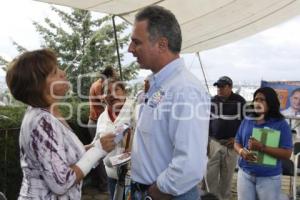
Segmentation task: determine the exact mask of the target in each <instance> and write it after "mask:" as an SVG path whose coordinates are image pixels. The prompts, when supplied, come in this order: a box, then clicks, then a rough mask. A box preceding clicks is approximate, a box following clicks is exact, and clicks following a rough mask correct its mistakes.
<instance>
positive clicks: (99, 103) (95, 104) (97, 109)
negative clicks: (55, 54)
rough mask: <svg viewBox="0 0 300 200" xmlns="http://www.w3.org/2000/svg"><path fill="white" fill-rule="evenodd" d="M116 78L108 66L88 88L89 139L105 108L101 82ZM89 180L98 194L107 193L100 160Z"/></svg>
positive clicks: (94, 131) (104, 173) (94, 132)
mask: <svg viewBox="0 0 300 200" xmlns="http://www.w3.org/2000/svg"><path fill="white" fill-rule="evenodd" d="M116 76H117V75H116V72H115V70H114V69H113V68H112V67H110V66H108V67H106V68H105V69H104V70H103V72H102V73H101V77H100V78H99V79H98V80H96V81H95V82H94V83H93V84H92V85H91V87H90V94H89V105H90V114H89V121H88V129H89V133H90V137H91V138H94V137H95V134H96V125H97V120H98V118H99V116H100V114H101V113H102V112H103V111H104V109H105V107H106V104H105V101H104V96H103V82H104V81H105V80H106V79H108V78H115V77H116ZM91 178H92V185H93V186H94V187H96V188H97V189H98V190H99V191H100V192H107V190H108V187H107V186H108V184H107V174H106V171H105V167H104V164H103V161H102V160H100V161H99V164H98V166H97V167H95V168H94V169H93V170H92V171H91Z"/></svg>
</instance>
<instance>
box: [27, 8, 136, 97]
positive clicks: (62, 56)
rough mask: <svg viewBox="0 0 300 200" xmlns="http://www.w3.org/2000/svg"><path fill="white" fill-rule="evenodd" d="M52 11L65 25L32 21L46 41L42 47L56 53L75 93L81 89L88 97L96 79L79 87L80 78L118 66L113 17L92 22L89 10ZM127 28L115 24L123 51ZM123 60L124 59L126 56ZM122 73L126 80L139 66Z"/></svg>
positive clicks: (132, 76)
mask: <svg viewBox="0 0 300 200" xmlns="http://www.w3.org/2000/svg"><path fill="white" fill-rule="evenodd" d="M52 10H53V11H54V12H55V13H56V14H57V15H58V16H59V17H60V19H61V21H62V22H63V25H57V24H55V23H54V22H52V21H51V20H50V19H49V18H45V20H44V22H45V25H42V24H40V23H38V22H33V24H34V26H35V27H36V30H37V31H38V32H39V33H40V35H41V36H42V38H43V45H42V46H43V47H47V48H51V49H53V50H54V51H56V52H57V54H58V57H59V63H60V66H61V67H62V68H63V69H65V70H66V72H67V75H68V78H69V80H70V81H71V83H72V85H73V91H74V92H77V88H78V87H80V89H81V90H80V91H82V92H81V93H82V94H84V95H87V93H88V89H89V87H90V85H91V83H92V81H93V80H92V79H90V78H87V79H85V80H84V81H82V82H81V83H82V85H80V86H77V79H78V77H79V75H84V74H87V73H93V72H96V73H97V72H100V71H101V70H102V69H104V67H106V66H108V65H110V66H114V67H117V66H118V64H117V62H118V58H117V54H116V45H115V39H114V30H113V26H112V21H111V16H109V15H106V16H104V17H102V18H98V19H93V18H92V15H91V13H90V12H89V11H86V10H80V9H72V10H71V12H69V13H68V12H65V11H62V10H60V9H58V8H56V7H52ZM126 28H127V24H126V22H122V23H118V24H116V30H117V33H118V42H119V46H120V48H124V46H125V45H126V44H127V43H128V40H129V36H128V35H125V34H124V33H123V32H124V30H125V29H126ZM120 58H121V60H122V59H123V54H121V55H120ZM116 69H117V68H116ZM123 70H124V73H123V74H124V79H125V80H129V79H132V78H134V77H135V76H136V75H137V66H136V65H134V64H133V63H131V64H129V65H128V66H126V67H124V69H123Z"/></svg>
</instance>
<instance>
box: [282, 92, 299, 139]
mask: <svg viewBox="0 0 300 200" xmlns="http://www.w3.org/2000/svg"><path fill="white" fill-rule="evenodd" d="M282 114H283V115H284V116H285V117H286V118H287V121H288V122H289V124H290V127H291V129H292V130H293V131H295V132H296V140H297V141H299V140H300V88H297V89H295V90H293V91H292V93H291V96H290V107H288V108H287V109H285V110H283V111H282Z"/></svg>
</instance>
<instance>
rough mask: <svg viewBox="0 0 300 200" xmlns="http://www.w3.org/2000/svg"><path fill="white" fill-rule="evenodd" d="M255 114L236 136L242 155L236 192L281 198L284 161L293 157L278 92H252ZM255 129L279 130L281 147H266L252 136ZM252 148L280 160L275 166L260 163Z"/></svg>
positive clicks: (249, 199)
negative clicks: (282, 164) (257, 161)
mask: <svg viewBox="0 0 300 200" xmlns="http://www.w3.org/2000/svg"><path fill="white" fill-rule="evenodd" d="M253 104H254V111H255V113H254V115H253V116H252V117H247V118H245V119H244V120H243V121H242V123H241V125H240V128H239V130H238V132H237V135H236V137H235V143H234V149H235V151H236V152H237V153H238V154H239V156H240V157H239V171H238V178H237V192H238V199H239V200H258V199H274V200H275V199H276V200H277V199H279V197H280V195H281V173H282V167H281V160H284V159H290V156H291V153H292V148H293V145H292V134H291V130H290V128H289V125H288V124H287V122H286V120H285V119H284V117H283V115H282V114H281V113H280V103H279V99H278V97H277V94H276V92H275V91H274V90H273V89H272V88H269V87H263V88H259V89H258V90H256V91H255V92H254V95H253ZM254 128H270V129H274V130H278V131H280V139H279V146H278V147H270V146H266V145H264V144H263V143H261V142H259V141H258V140H256V139H254V138H253V137H252V132H253V129H254ZM251 151H259V152H262V153H264V154H268V155H270V156H272V157H274V158H276V159H277V162H276V165H275V166H268V165H263V164H257V163H255V162H254V161H256V159H257V158H256V157H255V156H254V154H253V153H252V152H251Z"/></svg>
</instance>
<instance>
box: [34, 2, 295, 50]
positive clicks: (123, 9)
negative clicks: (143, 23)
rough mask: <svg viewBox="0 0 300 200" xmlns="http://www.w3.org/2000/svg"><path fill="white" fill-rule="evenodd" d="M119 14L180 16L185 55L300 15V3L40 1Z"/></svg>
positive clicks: (129, 18) (125, 16) (130, 16)
mask: <svg viewBox="0 0 300 200" xmlns="http://www.w3.org/2000/svg"><path fill="white" fill-rule="evenodd" d="M38 1H42V2H47V3H53V4H57V5H64V6H69V7H73V8H80V9H86V10H90V11H96V12H101V13H107V14H114V15H117V16H119V17H121V18H123V19H124V20H126V21H128V22H129V23H131V24H132V23H133V21H134V16H135V14H136V12H137V11H138V10H139V9H142V8H144V7H146V6H148V5H161V6H163V7H165V8H167V9H169V10H171V11H172V12H173V13H174V14H175V16H176V17H177V19H178V21H179V23H180V26H181V29H182V35H183V44H182V53H193V52H199V51H203V50H207V49H211V48H215V47H218V46H221V45H224V44H227V43H230V42H233V41H237V40H239V39H242V38H244V37H247V36H250V35H253V34H255V33H257V32H260V31H262V30H265V29H267V28H270V27H272V26H274V25H277V24H279V23H282V22H284V21H286V20H288V19H290V18H292V17H294V16H297V15H299V14H300V0H84V1H83V0H38Z"/></svg>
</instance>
